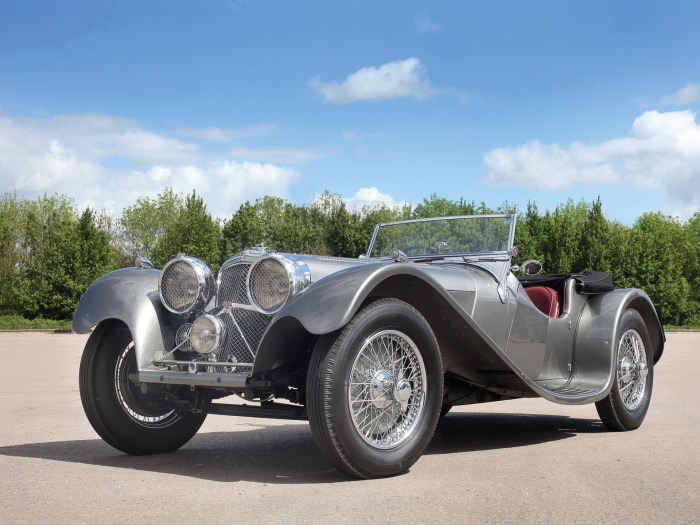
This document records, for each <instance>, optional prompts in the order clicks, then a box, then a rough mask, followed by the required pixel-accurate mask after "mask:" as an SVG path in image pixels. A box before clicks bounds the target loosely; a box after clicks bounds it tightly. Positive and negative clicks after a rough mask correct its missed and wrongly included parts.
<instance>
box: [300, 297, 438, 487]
mask: <svg viewBox="0 0 700 525" xmlns="http://www.w3.org/2000/svg"><path fill="white" fill-rule="evenodd" d="M384 330H395V331H397V332H400V333H401V334H405V335H406V336H408V337H409V338H410V339H411V340H412V341H413V342H414V343H415V345H416V347H417V350H418V353H419V354H420V357H421V358H422V361H423V365H424V368H425V382H426V383H425V384H426V390H425V396H424V401H423V404H422V408H421V409H419V414H420V415H418V416H417V417H416V424H415V427H413V430H412V431H411V432H408V433H407V435H408V437H407V438H406V439H405V440H404V441H403V442H400V443H399V444H398V445H396V446H395V447H394V448H389V449H381V448H376V447H374V446H372V445H370V444H369V443H367V442H366V441H365V440H364V439H363V438H362V436H361V435H360V433H359V431H358V430H357V429H356V428H355V425H354V423H353V420H352V415H351V411H350V408H349V392H348V390H349V382H350V376H351V372H352V368H353V363H354V362H355V359H356V357H357V356H358V354H359V353H360V351H361V350H362V346H363V344H364V342H365V341H366V340H368V339H369V338H371V337H372V336H373V335H375V334H379V333H380V332H382V331H384ZM414 386H415V385H414ZM442 388H443V373H442V360H441V357H440V351H439V349H438V344H437V341H436V339H435V336H434V334H433V332H432V330H431V329H430V326H429V325H428V323H427V321H426V320H425V319H424V318H423V316H422V315H421V314H420V313H419V312H418V311H417V310H416V309H415V308H413V307H412V306H410V305H409V304H407V303H405V302H403V301H399V300H397V299H381V300H378V301H375V302H373V303H370V304H369V305H368V306H366V307H365V308H363V309H362V310H361V311H360V312H358V313H357V315H356V316H355V317H354V318H353V319H352V321H351V322H350V323H349V324H348V325H347V326H346V327H345V328H344V329H343V330H342V331H340V333H337V332H336V333H334V334H329V335H328V336H325V337H322V338H321V339H320V340H319V341H318V343H317V345H316V347H315V348H314V352H313V355H312V358H311V363H310V366H309V373H308V377H307V386H306V396H307V413H308V417H309V423H310V426H311V430H312V434H313V436H314V439H315V440H316V443H317V445H318V447H319V448H320V449H321V451H322V452H323V453H324V454H325V456H326V457H327V458H328V459H329V461H330V462H331V463H332V464H333V465H334V466H335V467H336V468H337V469H338V470H340V471H342V472H345V473H346V474H349V475H351V476H354V477H357V478H381V477H387V476H394V475H397V474H401V473H403V472H406V471H407V470H408V469H409V468H410V467H411V466H412V465H413V464H414V463H415V462H416V461H417V460H418V458H419V457H420V456H421V454H422V453H423V451H424V450H425V448H426V447H427V446H428V444H429V443H430V440H431V438H432V436H433V433H434V432H435V427H436V425H437V421H438V417H439V415H440V408H441V405H442Z"/></svg>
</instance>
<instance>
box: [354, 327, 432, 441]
mask: <svg viewBox="0 0 700 525" xmlns="http://www.w3.org/2000/svg"><path fill="white" fill-rule="evenodd" d="M426 387H427V385H426V372H425V365H424V364H423V358H422V357H421V354H420V351H419V350H418V347H417V346H416V344H415V343H414V342H413V341H412V340H411V339H410V338H409V337H408V336H407V335H406V334H404V333H402V332H399V331H396V330H384V331H381V332H378V333H376V334H374V335H372V336H371V337H369V338H368V339H367V340H366V341H365V343H364V344H363V345H362V348H361V349H360V351H359V352H358V354H357V357H356V358H355V362H354V363H353V366H352V369H351V372H350V383H349V386H348V404H349V408H350V415H351V418H352V422H353V425H354V427H355V430H357V432H358V434H359V435H360V436H361V437H362V439H363V440H364V441H365V442H366V443H368V444H369V445H371V446H373V447H375V448H378V449H391V448H394V447H397V446H399V445H400V444H401V443H403V442H404V441H406V440H407V439H408V438H409V437H410V436H411V435H413V433H414V432H415V430H416V428H417V427H418V424H419V422H420V421H421V419H422V417H423V413H424V405H425V395H426V391H427V390H426Z"/></svg>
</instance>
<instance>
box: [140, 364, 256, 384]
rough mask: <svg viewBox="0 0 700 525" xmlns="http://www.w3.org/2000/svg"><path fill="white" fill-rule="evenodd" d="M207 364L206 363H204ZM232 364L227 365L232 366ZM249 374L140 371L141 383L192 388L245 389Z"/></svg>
mask: <svg viewBox="0 0 700 525" xmlns="http://www.w3.org/2000/svg"><path fill="white" fill-rule="evenodd" d="M203 364H205V363H203ZM231 364H232V363H226V366H231ZM248 377H250V374H249V373H248V372H245V373H236V374H212V373H208V372H197V373H196V374H191V373H189V372H173V371H170V370H139V379H138V380H139V381H140V382H141V383H159V384H173V385H190V386H217V387H228V388H238V389H245V386H246V380H247V379H248Z"/></svg>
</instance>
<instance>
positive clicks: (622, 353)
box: [617, 329, 649, 410]
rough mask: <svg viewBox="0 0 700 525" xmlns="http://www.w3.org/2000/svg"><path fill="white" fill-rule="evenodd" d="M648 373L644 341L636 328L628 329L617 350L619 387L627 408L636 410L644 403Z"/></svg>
mask: <svg viewBox="0 0 700 525" xmlns="http://www.w3.org/2000/svg"><path fill="white" fill-rule="evenodd" d="M648 375H649V368H648V364H647V353H646V349H645V348H644V341H643V340H642V337H641V336H640V335H639V332H637V331H636V330H634V329H630V330H627V331H626V332H625V333H624V334H623V336H622V338H621V339H620V346H619V348H618V350H617V387H618V389H619V391H620V397H621V398H622V403H623V404H624V405H625V408H626V409H627V410H636V409H637V408H639V407H640V405H641V404H642V401H643V400H644V393H645V391H646V384H647V376H648Z"/></svg>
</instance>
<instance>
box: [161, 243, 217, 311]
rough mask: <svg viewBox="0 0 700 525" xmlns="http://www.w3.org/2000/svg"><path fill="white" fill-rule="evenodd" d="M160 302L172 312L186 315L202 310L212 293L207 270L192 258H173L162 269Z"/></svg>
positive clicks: (214, 284)
mask: <svg viewBox="0 0 700 525" xmlns="http://www.w3.org/2000/svg"><path fill="white" fill-rule="evenodd" d="M158 288H159V289H160V300H161V301H162V302H163V304H164V305H165V307H166V308H167V309H168V310H170V311H171V312H173V313H176V314H180V315H189V314H191V313H196V312H199V311H201V310H203V309H204V307H205V306H206V305H207V304H208V303H209V301H211V298H212V297H214V293H215V292H216V281H215V280H214V275H213V274H212V273H211V270H210V269H209V267H208V266H207V265H206V264H204V263H203V262H202V261H200V260H199V259H196V258H194V257H187V256H181V257H175V258H174V259H171V260H170V261H169V262H168V263H166V265H165V266H164V267H163V270H162V271H161V272H160V280H159V282H158Z"/></svg>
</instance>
